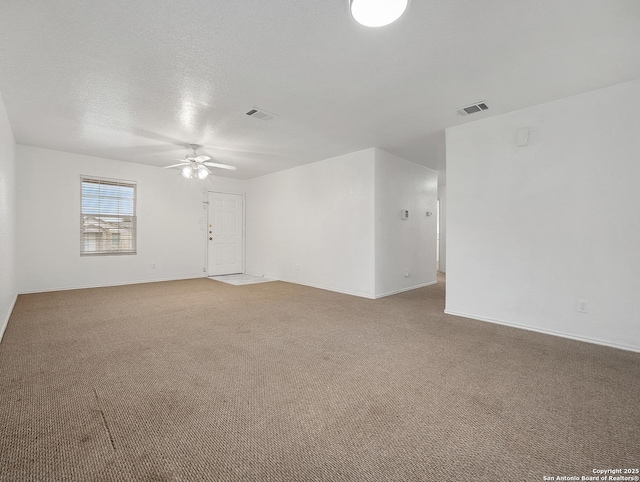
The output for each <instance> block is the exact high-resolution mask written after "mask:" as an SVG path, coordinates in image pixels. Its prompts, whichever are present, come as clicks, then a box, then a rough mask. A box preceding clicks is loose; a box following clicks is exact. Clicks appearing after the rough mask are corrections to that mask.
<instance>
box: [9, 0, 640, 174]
mask: <svg viewBox="0 0 640 482" xmlns="http://www.w3.org/2000/svg"><path fill="white" fill-rule="evenodd" d="M348 4H349V2H348V0H297V1H295V0H269V1H264V0H243V1H222V0H180V1H175V0H174V1H167V0H137V1H131V0H108V1H87V0H66V1H51V0H30V1H25V0H5V1H3V5H2V9H1V11H0V93H1V94H2V97H3V99H4V102H5V105H6V108H7V112H8V114H9V118H10V121H11V124H12V127H13V130H14V134H15V137H16V141H17V142H18V143H21V144H28V145H34V146H39V147H46V148H50V149H57V150H62V151H68V152H75V153H82V154H89V155H94V156H100V157H106V158H111V159H119V160H123V161H131V162H139V163H143V164H151V165H157V166H165V165H168V164H171V162H170V161H166V160H164V158H167V159H170V158H177V157H181V156H184V154H186V153H187V152H188V151H187V149H186V148H185V147H184V146H186V145H187V144H188V143H198V144H202V145H203V146H205V148H204V149H202V152H201V153H208V154H209V155H212V156H213V157H215V159H216V160H217V161H218V162H222V163H228V164H234V165H236V166H238V171H237V172H236V173H231V172H226V171H225V172H220V173H219V174H220V175H223V176H230V177H238V178H251V177H254V176H257V175H261V174H266V173H269V172H274V171H278V170H282V169H286V168H289V167H293V166H296V165H299V164H304V163H308V162H313V161H318V160H321V159H326V158H329V157H333V156H336V155H340V154H344V153H347V152H352V151H356V150H359V149H363V148H367V147H372V146H375V147H380V148H382V149H385V150H387V151H389V152H391V153H393V154H396V155H398V156H401V157H404V158H406V159H408V160H411V161H414V162H417V163H420V164H424V165H426V166H429V167H432V168H436V169H438V168H439V169H441V170H442V169H443V168H444V132H443V129H444V128H446V127H448V126H452V125H455V124H458V123H461V122H468V121H471V120H474V119H478V118H482V117H485V116H489V115H495V114H497V113H503V112H508V111H513V110H516V109H520V108H523V107H527V106H531V105H535V104H540V103H543V102H546V101H550V100H554V99H558V98H563V97H567V96H570V95H574V94H578V93H581V92H586V91H589V90H593V89H596V88H599V87H604V86H607V85H611V84H615V83H619V82H624V81H628V80H633V79H637V78H640V34H639V32H640V1H638V0H561V1H558V0H534V1H532V0H527V1H524V0H486V1H478V0H411V1H410V2H409V8H408V10H407V12H406V13H405V15H404V16H403V17H401V18H400V20H399V21H398V22H396V23H395V24H392V25H390V26H388V27H382V28H378V29H370V28H366V27H362V26H360V25H358V24H357V23H355V22H354V21H353V19H352V18H351V16H350V15H349V12H348ZM482 100H484V101H486V102H487V103H488V104H489V106H490V110H489V111H488V112H484V113H480V114H476V115H473V116H469V117H466V118H460V117H458V116H457V115H456V114H455V110H456V109H457V108H459V107H462V106H464V105H467V104H469V103H473V102H476V101H482ZM254 106H255V107H259V108H262V109H265V110H267V111H270V112H273V113H275V114H277V115H279V118H278V119H277V120H274V121H271V122H265V121H260V120H257V119H254V118H251V117H249V116H247V115H245V112H247V111H248V110H249V109H251V108H252V107H254ZM158 155H159V156H161V157H154V156H158Z"/></svg>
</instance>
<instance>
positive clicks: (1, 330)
mask: <svg viewBox="0 0 640 482" xmlns="http://www.w3.org/2000/svg"><path fill="white" fill-rule="evenodd" d="M16 301H18V295H17V294H16V295H15V296H14V297H13V302H12V303H11V306H10V307H9V311H8V312H7V315H6V316H5V317H4V320H3V322H2V326H0V342H1V341H2V337H3V336H4V330H6V329H7V325H8V324H9V318H11V313H13V308H14V307H15V306H16Z"/></svg>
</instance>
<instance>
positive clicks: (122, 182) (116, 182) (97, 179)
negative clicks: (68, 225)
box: [80, 174, 138, 257]
mask: <svg viewBox="0 0 640 482" xmlns="http://www.w3.org/2000/svg"><path fill="white" fill-rule="evenodd" d="M84 183H94V184H98V185H99V184H107V185H112V186H124V187H129V188H133V215H128V214H127V215H123V214H120V213H108V212H103V211H101V210H99V212H98V213H97V214H96V213H85V212H83V200H84V195H83V190H82V188H83V185H84ZM117 199H123V198H117ZM137 204H138V183H137V182H136V181H130V180H126V179H114V178H107V177H101V176H90V175H84V174H82V175H80V256H81V257H85V256H89V257H91V256H130V255H137V254H138V240H137V238H138V215H137V209H138V208H137ZM118 207H119V206H118ZM86 216H95V217H98V218H100V217H114V218H124V217H126V218H131V225H132V226H131V231H132V235H131V244H132V246H131V248H130V249H126V250H125V249H115V250H112V249H105V247H106V246H108V247H109V248H111V247H112V244H111V238H110V237H109V239H108V240H107V239H104V238H106V236H103V235H102V233H101V234H100V236H101V237H102V238H103V248H102V250H100V251H85V236H86V233H87V231H86V223H85V217H86ZM121 223H122V221H119V222H118V225H120V224H121ZM118 230H120V226H119V227H118ZM118 232H119V233H120V231H118ZM97 238H98V236H96V239H97ZM119 238H120V239H119V242H120V244H121V243H122V240H123V238H122V235H120V236H119Z"/></svg>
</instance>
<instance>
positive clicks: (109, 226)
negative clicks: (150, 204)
mask: <svg viewBox="0 0 640 482" xmlns="http://www.w3.org/2000/svg"><path fill="white" fill-rule="evenodd" d="M104 254H107V255H109V254H136V183H135V182H132V181H119V180H115V179H102V178H96V177H82V178H81V207H80V255H81V256H88V255H104Z"/></svg>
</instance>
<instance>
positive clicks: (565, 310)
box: [446, 81, 640, 350]
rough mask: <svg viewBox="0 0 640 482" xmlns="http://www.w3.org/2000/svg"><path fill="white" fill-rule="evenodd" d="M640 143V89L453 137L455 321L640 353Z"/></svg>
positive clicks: (557, 105)
mask: <svg viewBox="0 0 640 482" xmlns="http://www.w3.org/2000/svg"><path fill="white" fill-rule="evenodd" d="M524 127H530V128H531V143H530V145H529V146H527V147H516V145H515V136H516V131H517V130H518V129H519V128H524ZM639 133H640V81H635V82H630V83H626V84H620V85H617V86H613V87H610V88H607V89H602V90H598V91H595V92H590V93H587V94H584V95H579V96H576V97H571V98H568V99H563V100H559V101H555V102H551V103H548V104H544V105H540V106H537V107H533V108H529V109H525V110H522V111H518V112H514V113H511V114H506V115H501V116H497V117H492V118H488V119H484V120H480V121H477V122H473V123H470V124H466V125H462V126H458V127H453V128H450V129H448V130H447V170H448V173H447V189H448V193H447V197H448V206H447V207H448V216H447V218H448V219H447V221H448V240H447V248H448V260H447V264H448V266H447V269H448V271H447V301H446V306H447V308H446V312H447V313H453V314H462V315H464V316H469V317H472V318H477V319H484V320H487V321H496V322H503V323H508V324H514V325H521V326H524V327H529V328H532V329H535V330H539V331H544V332H550V333H556V334H561V335H564V336H570V337H575V338H579V339H584V340H591V341H595V342H599V343H604V344H610V345H614V346H619V347H626V348H629V349H633V350H640V188H639V181H640V156H639V154H638V153H639V152H640V148H639V144H638V135H639ZM579 298H580V299H584V300H586V301H587V302H588V312H587V313H580V312H578V309H577V308H578V299H579Z"/></svg>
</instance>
